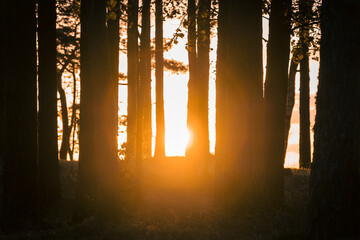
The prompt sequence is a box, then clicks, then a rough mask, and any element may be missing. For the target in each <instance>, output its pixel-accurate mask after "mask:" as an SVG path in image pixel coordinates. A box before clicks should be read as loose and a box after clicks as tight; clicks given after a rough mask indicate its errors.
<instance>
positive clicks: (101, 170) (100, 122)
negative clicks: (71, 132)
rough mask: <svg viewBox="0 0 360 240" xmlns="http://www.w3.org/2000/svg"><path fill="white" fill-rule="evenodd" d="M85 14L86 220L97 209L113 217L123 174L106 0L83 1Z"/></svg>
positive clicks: (81, 186) (82, 197)
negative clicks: (115, 135) (116, 147)
mask: <svg viewBox="0 0 360 240" xmlns="http://www.w3.org/2000/svg"><path fill="white" fill-rule="evenodd" d="M81 13H82V14H81V26H82V27H81V43H80V47H81V95H80V99H81V111H80V121H81V125H80V126H81V129H80V160H79V178H78V196H77V197H78V204H79V205H78V208H77V212H76V213H75V217H77V218H78V219H82V218H84V217H86V216H87V215H89V214H90V215H91V214H92V213H93V212H94V210H96V212H97V214H99V215H100V216H102V217H110V216H111V215H112V214H114V208H115V206H116V199H117V196H118V188H117V184H118V182H117V176H118V174H119V173H118V166H117V158H116V156H114V155H113V151H112V150H113V147H112V146H113V144H114V138H113V137H112V134H113V132H112V131H113V121H114V118H113V101H114V96H113V94H112V93H113V90H112V89H111V88H112V87H113V81H112V79H111V77H110V74H109V64H110V63H109V59H110V58H109V55H108V50H109V49H108V37H107V35H106V31H107V30H106V25H105V21H106V1H105V0H103V1H94V2H91V1H83V2H81ZM94 46H96V47H94ZM93 203H95V204H96V205H93Z"/></svg>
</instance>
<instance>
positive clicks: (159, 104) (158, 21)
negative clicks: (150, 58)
mask: <svg viewBox="0 0 360 240" xmlns="http://www.w3.org/2000/svg"><path fill="white" fill-rule="evenodd" d="M155 5H156V6H155V7H156V12H155V79H156V84H155V85H156V94H155V95H156V139H155V153H154V156H155V158H157V159H159V158H160V159H161V158H164V157H165V113H164V44H163V35H164V33H163V21H164V19H163V1H162V0H156V1H155Z"/></svg>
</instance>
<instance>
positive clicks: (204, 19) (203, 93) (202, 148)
mask: <svg viewBox="0 0 360 240" xmlns="http://www.w3.org/2000/svg"><path fill="white" fill-rule="evenodd" d="M210 8H211V1H210V0H199V12H198V16H197V25H198V38H197V50H198V58H197V67H198V79H197V80H198V86H197V92H198V95H197V100H198V109H197V112H198V121H199V122H198V125H197V127H196V129H197V134H198V144H197V145H196V146H193V147H195V148H196V149H197V150H196V151H197V152H198V153H197V156H198V160H199V161H200V167H201V165H204V163H203V162H204V161H207V160H208V158H209V111H208V109H209V70H210V57H209V55H210Z"/></svg>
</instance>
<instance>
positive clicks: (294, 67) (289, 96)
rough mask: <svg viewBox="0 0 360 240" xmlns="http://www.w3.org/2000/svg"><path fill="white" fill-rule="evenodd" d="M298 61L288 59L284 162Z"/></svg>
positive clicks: (293, 103)
mask: <svg viewBox="0 0 360 240" xmlns="http://www.w3.org/2000/svg"><path fill="white" fill-rule="evenodd" d="M298 65H299V64H298V63H296V62H294V59H291V60H290V70H289V79H288V87H287V98H286V114H285V132H284V153H283V160H284V163H285V157H286V150H287V146H288V139H289V131H290V126H291V116H292V112H293V109H294V105H295V79H296V72H297V68H298Z"/></svg>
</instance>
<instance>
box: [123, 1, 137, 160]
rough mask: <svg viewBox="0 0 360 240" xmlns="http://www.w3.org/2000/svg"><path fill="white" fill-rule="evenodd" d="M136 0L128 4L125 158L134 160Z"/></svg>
mask: <svg viewBox="0 0 360 240" xmlns="http://www.w3.org/2000/svg"><path fill="white" fill-rule="evenodd" d="M138 5H139V1H138V0H129V2H128V9H127V11H128V29H127V31H128V33H127V35H128V39H127V57H128V73H127V74H128V114H127V145H126V158H127V159H128V160H134V158H135V142H136V119H137V116H136V87H137V84H138V79H139V74H138V61H139V60H138Z"/></svg>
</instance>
